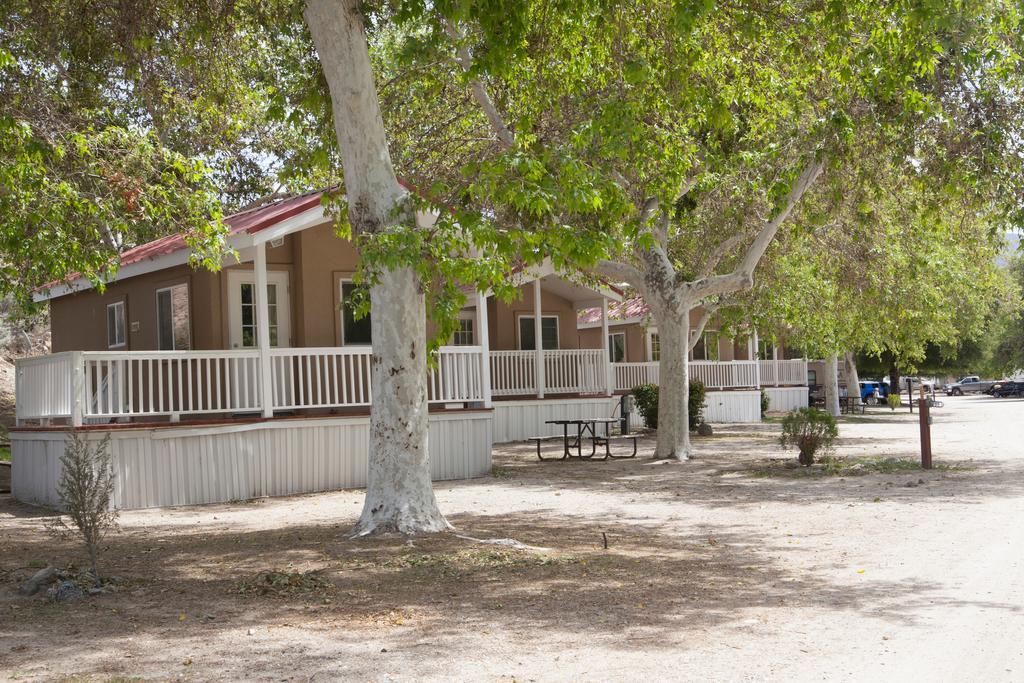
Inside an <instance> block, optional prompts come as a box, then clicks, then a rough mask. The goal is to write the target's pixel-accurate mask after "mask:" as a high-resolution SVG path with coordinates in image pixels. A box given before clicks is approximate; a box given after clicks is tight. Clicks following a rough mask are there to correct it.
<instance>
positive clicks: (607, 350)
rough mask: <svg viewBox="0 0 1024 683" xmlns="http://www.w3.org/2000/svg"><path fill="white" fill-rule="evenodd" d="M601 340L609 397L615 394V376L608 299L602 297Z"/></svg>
mask: <svg viewBox="0 0 1024 683" xmlns="http://www.w3.org/2000/svg"><path fill="white" fill-rule="evenodd" d="M601 339H602V340H603V341H604V358H605V372H604V379H605V388H606V393H607V395H608V396H611V395H612V394H614V393H615V376H614V370H613V368H612V361H613V360H615V359H614V358H612V348H611V344H609V343H608V297H601Z"/></svg>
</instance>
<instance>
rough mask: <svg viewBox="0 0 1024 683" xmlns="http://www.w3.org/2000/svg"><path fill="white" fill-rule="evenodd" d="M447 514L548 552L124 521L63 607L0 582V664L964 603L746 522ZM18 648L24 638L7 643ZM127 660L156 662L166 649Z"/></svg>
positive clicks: (38, 548) (667, 642) (565, 635)
mask: <svg viewBox="0 0 1024 683" xmlns="http://www.w3.org/2000/svg"><path fill="white" fill-rule="evenodd" d="M345 521H346V522H348V523H351V522H352V521H354V516H353V518H352V519H351V520H345ZM452 521H453V522H454V524H455V525H456V527H457V528H458V530H459V534H461V535H463V536H470V537H473V538H478V539H488V538H507V537H513V538H516V539H517V540H519V541H521V542H523V543H526V544H529V545H531V546H537V547H542V548H547V549H548V550H537V551H532V550H530V551H521V550H512V549H508V548H503V547H501V546H496V545H488V544H481V543H475V542H472V541H467V540H466V539H464V538H460V537H458V536H456V535H453V534H441V535H435V536H429V537H419V538H415V539H412V540H407V539H405V538H397V537H392V538H387V537H383V538H370V539H363V540H358V541H355V540H349V539H346V538H343V537H341V535H340V531H341V527H339V524H340V523H339V524H313V525H290V526H286V527H283V528H276V529H262V530H247V531H233V530H231V529H218V530H206V529H203V528H195V529H179V531H178V532H177V533H175V534H164V533H153V532H150V531H149V530H147V529H144V528H143V529H135V530H134V531H132V532H131V533H128V534H124V535H121V536H117V537H114V538H112V539H111V540H110V542H109V546H108V547H107V549H106V550H105V552H104V560H105V562H106V563H109V564H110V565H111V569H115V567H116V573H118V574H119V575H121V576H122V577H123V578H122V585H123V590H121V591H119V592H117V593H114V594H111V595H107V596H103V597H100V598H94V599H90V600H87V601H84V602H80V603H74V604H68V605H54V604H50V603H46V602H44V601H42V600H40V599H25V598H18V597H15V596H13V595H11V594H10V593H5V594H3V595H0V610H3V613H5V614H12V615H14V616H13V618H12V619H11V620H10V621H9V622H8V623H7V626H6V627H0V637H2V638H3V639H4V641H5V642H6V643H10V647H12V648H14V649H13V650H10V651H8V650H7V649H6V648H5V650H3V651H0V664H2V665H5V666H7V667H11V668H24V667H29V668H31V666H33V665H39V664H40V662H41V661H42V662H43V663H45V662H47V661H48V662H50V663H57V662H61V661H73V660H74V658H76V657H81V653H82V652H83V649H84V648H87V649H91V651H94V652H99V653H103V652H106V653H108V656H107V659H106V660H105V661H106V664H104V665H103V666H104V667H106V668H102V669H96V667H97V666H100V665H98V664H95V663H89V661H88V660H87V659H83V660H82V663H83V668H82V669H81V671H86V672H88V671H93V670H100V671H102V672H103V673H105V674H130V673H132V672H134V671H137V670H138V669H137V667H138V666H139V664H138V661H136V662H132V661H130V660H128V661H116V660H115V661H114V663H113V665H111V663H110V653H113V652H118V651H119V648H120V647H122V646H123V645H124V642H125V638H126V637H128V636H131V637H132V638H134V639H137V640H139V641H146V640H147V639H149V640H155V641H158V642H160V643H162V644H163V645H165V646H169V647H170V648H171V649H172V650H173V646H174V645H175V644H176V643H182V642H184V643H197V642H207V643H209V642H218V641H225V642H228V643H230V642H231V640H232V639H235V638H238V637H240V636H243V635H244V634H245V633H246V630H247V629H253V628H258V629H260V630H261V632H265V631H267V630H268V629H276V628H280V629H286V628H291V629H299V631H300V632H302V633H307V634H308V633H321V634H323V635H325V636H326V637H328V638H330V639H331V641H332V642H333V643H334V646H333V649H332V650H331V652H332V654H330V655H327V654H323V655H320V656H323V657H324V658H325V659H324V666H328V667H329V666H336V665H337V660H338V657H339V653H340V652H344V651H345V649H346V648H364V649H365V647H366V643H367V642H385V643H386V645H387V647H386V649H391V650H392V651H394V650H402V649H411V648H417V647H420V646H421V645H422V643H423V642H425V641H434V642H436V641H438V640H444V639H456V640H457V639H459V638H460V637H464V636H465V635H466V634H467V633H479V632H486V631H488V630H496V631H507V632H510V633H515V634H519V635H518V636H517V637H523V636H529V634H537V635H538V636H539V637H543V638H545V639H549V640H550V641H551V642H553V643H558V642H563V643H567V644H570V643H574V642H579V639H585V640H587V641H588V642H599V643H600V645H601V646H602V647H605V648H609V649H612V650H615V649H622V650H631V649H643V650H645V651H656V650H659V649H665V650H671V649H672V648H676V647H679V646H680V644H681V643H683V642H685V641H686V640H687V639H688V638H691V637H693V636H694V634H697V633H699V632H701V631H703V630H705V629H708V628H711V627H715V626H720V625H723V624H739V623H741V622H742V621H744V620H747V621H749V620H750V619H751V618H768V617H770V615H771V613H772V612H773V610H777V609H791V608H808V609H813V610H822V611H830V612H850V613H856V612H869V613H870V614H871V615H872V616H873V617H874V618H877V619H880V620H882V621H884V622H890V623H893V624H912V623H914V621H915V619H917V618H919V617H918V616H917V615H918V614H919V610H921V609H927V608H934V607H935V606H936V605H943V604H958V605H966V604H968V603H965V602H958V601H956V600H954V599H952V598H950V597H948V596H947V595H945V594H944V589H943V587H942V586H940V585H937V584H935V583H929V582H922V581H918V582H915V583H913V584H907V583H903V582H893V581H880V580H869V579H867V578H863V577H860V576H858V575H857V574H856V568H855V567H853V566H848V565H843V566H837V565H835V564H832V563H819V564H812V565H810V566H808V565H806V564H803V565H802V568H801V569H795V568H794V567H795V566H796V565H797V564H798V563H796V562H793V561H792V560H793V554H794V553H808V552H810V548H806V547H799V546H793V545H789V544H786V543H784V542H782V541H781V540H776V541H767V540H765V538H764V537H763V533H762V532H759V531H758V530H756V529H755V528H752V527H746V526H742V525H732V526H730V527H728V528H727V529H723V530H721V531H719V532H717V533H715V534H714V536H708V535H707V534H706V533H700V532H697V531H693V530H689V531H681V530H680V529H679V528H678V527H674V526H670V525H666V524H649V523H648V524H639V523H628V522H624V521H622V520H621V519H618V518H616V516H615V515H611V514H609V515H589V516H587V517H586V518H581V517H579V516H572V517H567V516H565V515H564V513H562V512H558V511H553V510H535V511H531V512H528V513H527V512H518V513H512V514H508V515H476V514H461V515H456V516H454V517H453V518H452ZM31 526H33V525H27V527H26V528H29V527H31ZM605 538H607V539H608V548H607V549H605V548H604V547H603V540H604V539H605ZM17 543H18V544H19V547H20V549H19V553H20V554H22V555H23V556H33V555H47V554H51V553H52V552H53V548H52V545H51V543H52V542H50V541H48V540H46V539H45V538H44V537H42V536H40V535H38V534H28V533H20V534H18V538H17ZM10 561H11V558H10V556H7V557H6V558H5V559H4V560H3V562H5V563H9V562H10ZM268 569H282V570H287V571H298V572H301V571H309V570H319V571H321V572H322V575H323V576H324V577H325V578H326V579H327V580H328V581H330V584H331V586H332V588H331V589H329V590H326V591H317V592H313V593H310V594H295V595H291V596H286V597H269V596H262V597H249V596H245V595H239V594H237V593H236V592H235V591H236V589H237V588H238V586H239V581H241V580H250V579H252V578H253V577H254V576H256V575H257V574H258V573H259V572H261V571H265V570H268ZM8 578H10V579H13V578H14V577H8ZM9 583H10V582H9ZM969 604H973V605H978V606H981V607H985V608H990V609H1006V610H1013V611H1016V610H1018V609H1019V606H1016V605H1003V604H994V603H984V604H981V603H969ZM15 607H16V608H17V609H14V608H15ZM23 645H24V646H26V648H27V649H23V650H19V649H18V648H19V646H23ZM289 648H291V654H290V655H289ZM296 649H298V650H299V651H303V650H304V649H305V648H304V647H300V646H296V645H295V643H294V642H292V643H283V642H282V643H278V644H277V645H273V644H270V645H267V646H266V647H262V648H260V649H259V650H258V651H256V652H254V653H252V655H251V657H250V660H249V661H248V662H247V666H249V667H251V669H252V670H253V671H259V672H266V673H270V672H275V675H276V674H277V673H281V672H282V671H284V672H286V671H287V669H288V658H289V657H292V656H295V655H296V654H298V653H297V652H296ZM137 656H138V657H141V658H144V659H147V660H148V661H153V662H161V655H160V652H143V653H139V654H138V655H137ZM303 656H307V655H306V653H305V652H303ZM312 656H318V655H312ZM425 656H427V657H429V656H431V655H428V654H425ZM433 656H434V657H435V659H434V662H433V663H434V664H437V663H438V662H443V661H444V659H443V658H444V655H442V654H440V653H437V652H435V653H434V654H433ZM282 657H283V658H282ZM347 661H349V664H348V665H347V666H348V667H349V668H348V669H346V674H347V675H354V676H358V677H369V676H373V675H376V670H375V669H374V668H373V667H375V666H377V665H376V664H375V663H374V662H373V661H366V662H361V661H358V660H352V659H350V660H347ZM332 662H333V664H332ZM164 664H165V665H177V662H164ZM428 664H430V662H429V661H426V660H425V661H424V662H423V665H424V666H427V665H428ZM111 666H112V668H111ZM205 666H206V668H204V670H203V676H205V677H210V678H217V677H221V676H229V675H231V671H230V670H229V669H219V668H217V667H218V666H227V663H222V664H218V663H217V662H207V663H206V665H205ZM424 671H426V669H425V670H424Z"/></svg>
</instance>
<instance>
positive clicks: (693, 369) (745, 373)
mask: <svg viewBox="0 0 1024 683" xmlns="http://www.w3.org/2000/svg"><path fill="white" fill-rule="evenodd" d="M703 314H704V310H703V309H702V308H700V307H698V308H696V309H694V310H692V311H690V327H691V329H695V328H696V326H697V324H698V322H699V321H700V319H701V318H702V317H703ZM604 320H607V323H606V324H605V322H603V321H604ZM577 327H578V328H579V330H580V339H581V340H582V343H583V344H585V345H586V346H594V345H597V344H599V343H600V341H601V337H602V336H604V337H605V338H606V339H607V346H608V355H609V359H610V362H611V363H612V368H613V373H614V380H615V386H616V388H617V389H619V388H622V389H625V388H626V387H634V386H637V385H640V384H658V360H659V358H660V350H661V347H660V344H659V341H658V327H657V325H656V324H655V323H654V322H653V321H652V319H651V315H650V308H649V307H648V306H647V304H646V302H644V300H643V299H642V298H641V297H631V298H628V299H625V300H623V301H620V302H615V303H611V304H609V306H608V310H607V314H606V315H603V313H602V311H601V310H599V309H596V308H592V309H589V310H585V311H581V312H580V315H579V317H578V319H577ZM720 327H721V320H720V319H718V318H716V317H712V318H711V319H710V320H709V322H708V324H707V325H706V326H705V328H704V331H703V334H702V335H701V338H700V339H698V340H697V343H696V344H695V345H694V347H693V349H692V350H691V351H690V353H689V360H690V363H689V368H690V377H691V379H697V380H700V381H701V382H703V383H704V386H705V388H706V389H707V394H706V398H707V403H706V407H705V415H704V417H705V419H706V420H707V421H708V422H757V421H759V420H760V418H761V412H760V405H761V403H760V402H761V392H762V391H763V392H764V393H765V395H767V397H768V401H769V410H779V411H791V410H796V409H798V408H805V407H807V405H808V384H809V383H810V384H811V385H813V384H815V382H814V381H812V380H813V379H814V377H813V374H814V373H813V371H810V370H808V362H807V360H806V359H804V358H802V357H800V356H799V355H798V354H797V353H795V352H793V351H792V350H790V349H788V348H787V347H786V346H785V344H784V342H782V341H780V342H778V343H775V342H771V341H767V340H762V339H761V338H760V334H759V332H758V331H757V330H756V329H753V328H752V327H751V328H750V329H749V330H748V331H747V333H746V334H743V335H742V336H739V337H737V336H729V335H727V334H726V333H725V332H724V331H723V330H721V329H720ZM604 328H607V332H604V333H603V332H602V330H603V329H604ZM780 336H781V335H780Z"/></svg>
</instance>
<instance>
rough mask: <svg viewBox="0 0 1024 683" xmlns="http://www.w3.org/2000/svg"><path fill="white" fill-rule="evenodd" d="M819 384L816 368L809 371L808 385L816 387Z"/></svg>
mask: <svg viewBox="0 0 1024 683" xmlns="http://www.w3.org/2000/svg"><path fill="white" fill-rule="evenodd" d="M817 385H818V373H817V372H816V371H815V370H808V371H807V386H809V387H814V386H817Z"/></svg>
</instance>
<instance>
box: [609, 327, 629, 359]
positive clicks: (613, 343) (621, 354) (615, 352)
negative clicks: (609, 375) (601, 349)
mask: <svg viewBox="0 0 1024 683" xmlns="http://www.w3.org/2000/svg"><path fill="white" fill-rule="evenodd" d="M608 356H609V358H611V359H612V362H613V363H622V362H624V361H625V360H626V333H625V332H612V333H611V334H609V335H608Z"/></svg>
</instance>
